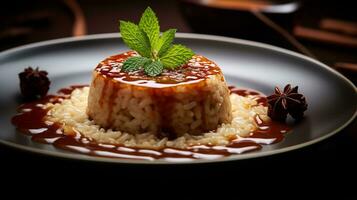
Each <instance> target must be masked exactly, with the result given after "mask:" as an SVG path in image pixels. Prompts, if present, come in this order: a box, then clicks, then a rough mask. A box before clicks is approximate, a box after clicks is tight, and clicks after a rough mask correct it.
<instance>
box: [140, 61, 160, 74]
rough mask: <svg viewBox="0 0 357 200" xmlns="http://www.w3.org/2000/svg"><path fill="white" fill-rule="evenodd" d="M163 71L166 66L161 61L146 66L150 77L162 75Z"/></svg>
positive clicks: (146, 71) (145, 68)
mask: <svg viewBox="0 0 357 200" xmlns="http://www.w3.org/2000/svg"><path fill="white" fill-rule="evenodd" d="M163 69H164V66H163V64H162V63H161V62H160V61H154V62H152V63H148V64H146V65H145V66H144V71H145V73H146V74H147V75H149V76H157V75H159V74H161V73H162V70H163Z"/></svg>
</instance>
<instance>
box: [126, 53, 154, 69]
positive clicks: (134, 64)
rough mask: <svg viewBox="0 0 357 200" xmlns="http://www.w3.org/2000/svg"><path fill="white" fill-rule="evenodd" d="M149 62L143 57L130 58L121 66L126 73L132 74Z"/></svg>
mask: <svg viewBox="0 0 357 200" xmlns="http://www.w3.org/2000/svg"><path fill="white" fill-rule="evenodd" d="M150 62H151V60H150V59H149V58H145V57H131V58H128V59H127V60H126V61H125V62H124V63H123V66H122V70H124V71H127V72H132V71H136V70H139V69H140V68H142V67H144V66H145V65H146V64H148V63H150Z"/></svg>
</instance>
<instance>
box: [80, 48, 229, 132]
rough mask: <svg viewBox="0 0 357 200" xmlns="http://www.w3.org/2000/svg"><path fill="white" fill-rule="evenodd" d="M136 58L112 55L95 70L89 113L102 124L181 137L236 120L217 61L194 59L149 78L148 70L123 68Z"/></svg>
mask: <svg viewBox="0 0 357 200" xmlns="http://www.w3.org/2000/svg"><path fill="white" fill-rule="evenodd" d="M132 56H137V54H136V53H135V52H133V51H130V52H126V53H123V54H119V55H115V56H111V57H109V58H107V59H105V60H104V61H102V62H101V63H100V64H99V65H98V66H97V67H96V69H95V70H94V72H93V80H92V83H91V86H90V90H89V96H88V108H87V114H88V116H89V117H90V118H91V119H93V120H94V121H95V122H96V123H97V124H98V125H100V126H102V127H103V128H106V129H109V128H110V129H112V130H118V131H124V132H127V133H130V134H139V133H147V132H150V133H151V134H154V135H162V136H167V137H169V138H177V137H180V136H182V135H184V134H191V135H202V134H203V133H205V132H209V131H213V130H215V129H217V128H218V126H219V125H221V124H222V123H229V122H230V121H231V120H232V113H231V102H230V100H229V93H230V92H229V89H228V87H227V84H226V82H225V80H224V77H223V74H222V72H221V70H220V68H219V67H218V66H217V65H216V64H215V63H213V62H212V61H210V60H208V59H207V58H205V57H203V56H198V55H195V56H193V57H192V59H190V60H189V61H188V63H187V64H185V65H184V66H182V67H181V68H180V69H179V70H165V71H164V72H163V73H162V74H161V75H159V76H155V77H150V76H148V75H146V74H145V73H144V71H143V69H141V70H137V71H133V72H123V71H122V70H121V66H122V65H123V61H125V60H126V59H128V58H129V57H132Z"/></svg>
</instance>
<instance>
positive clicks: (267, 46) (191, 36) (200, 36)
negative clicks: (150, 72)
mask: <svg viewBox="0 0 357 200" xmlns="http://www.w3.org/2000/svg"><path fill="white" fill-rule="evenodd" d="M120 37H121V35H120V33H103V34H92V35H86V36H80V37H66V38H59V39H52V40H47V41H42V42H36V43H31V44H26V45H22V46H18V47H14V48H11V49H8V50H5V51H2V52H0V59H1V58H3V57H6V56H7V55H10V54H12V53H15V52H19V51H24V50H28V49H31V48H38V47H43V46H49V45H54V44H60V43H71V42H77V41H90V40H99V39H111V38H120ZM176 37H177V38H182V39H198V40H212V41H219V42H228V43H233V44H240V45H246V46H253V47H257V48H263V49H268V50H272V51H275V52H278V53H282V54H285V55H290V56H293V57H297V58H300V59H302V60H305V61H308V62H312V63H314V64H315V65H318V66H319V67H321V68H323V69H325V70H328V71H329V72H330V73H333V74H334V75H335V76H337V77H338V78H340V79H342V81H344V82H346V83H347V85H349V86H350V87H352V88H353V89H354V91H355V92H356V93H357V88H356V86H355V85H354V84H353V83H352V82H351V81H350V80H348V79H347V78H346V77H345V76H344V75H342V74H341V73H340V72H338V71H336V70H335V69H332V68H330V67H328V66H327V65H325V64H323V63H321V62H320V61H317V60H315V59H313V58H310V57H307V56H305V55H302V54H300V53H297V52H294V51H291V50H287V49H284V48H281V47H277V46H274V45H270V44H265V43H261V42H255V41H250V40H244V39H238V38H231V37H225V36H217V35H207V34H197V33H177V34H176ZM356 116H357V109H356V110H355V112H354V114H353V115H352V116H351V118H350V119H349V120H347V121H346V122H345V123H344V124H342V125H341V126H339V127H338V128H336V129H335V130H333V131H331V132H329V133H327V134H325V135H323V136H321V137H318V138H316V139H313V140H310V141H307V142H304V143H300V144H296V145H293V146H290V147H284V148H281V149H275V150H270V151H265V152H264V151H263V152H255V153H254V152H253V153H249V154H239V155H233V156H228V157H222V158H218V159H213V160H205V159H198V160H193V161H189V162H168V161H164V160H154V161H146V160H130V159H120V158H106V157H98V156H88V155H82V154H77V153H63V152H59V151H49V150H45V149H38V148H33V147H30V146H25V145H21V144H17V143H14V142H11V141H6V140H3V139H0V144H1V145H5V146H8V147H11V148H15V149H18V150H22V151H27V152H30V153H36V154H42V155H46V156H53V157H57V158H65V159H74V160H81V161H90V162H101V163H115V164H140V165H143V164H144V165H158V164H159V165H177V164H180V165H187V164H203V163H217V162H229V161H238V160H246V159H252V158H259V157H264V156H271V155H276V154H279V153H285V152H289V151H292V150H296V149H300V148H303V147H306V146H310V145H312V144H315V143H317V142H320V141H322V140H325V139H327V138H329V137H331V136H333V135H335V134H336V133H338V132H340V131H341V130H342V129H344V128H345V127H346V126H348V125H349V124H350V123H351V122H352V121H353V120H354V119H355V118H356Z"/></svg>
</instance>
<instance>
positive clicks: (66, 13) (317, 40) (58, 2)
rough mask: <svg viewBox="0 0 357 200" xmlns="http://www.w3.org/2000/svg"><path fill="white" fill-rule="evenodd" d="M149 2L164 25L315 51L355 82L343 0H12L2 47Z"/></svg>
mask: <svg viewBox="0 0 357 200" xmlns="http://www.w3.org/2000/svg"><path fill="white" fill-rule="evenodd" d="M147 6H151V7H152V8H153V9H154V10H155V11H156V12H157V14H158V17H159V19H160V23H161V27H162V29H168V28H172V27H175V28H177V29H178V31H179V32H193V33H205V34H214V35H223V36H230V37H236V38H243V39H248V40H254V41H260V42H264V43H269V44H273V45H276V46H280V47H283V48H287V49H290V50H293V51H297V52H300V53H303V54H305V55H308V56H311V57H314V58H316V59H318V60H320V61H322V62H324V63H326V64H327V65H329V66H330V67H332V68H335V69H337V70H338V71H340V72H342V73H343V74H344V75H345V76H347V77H348V78H349V79H351V80H352V81H353V82H354V83H356V81H357V75H356V74H357V56H356V55H357V51H356V50H357V12H356V10H355V7H354V6H353V1H348V0H339V1H336V0H305V1H303V0H154V1H147V0H100V1H99V0H51V1H48V0H31V1H28V0H11V1H7V2H6V6H2V7H1V8H0V19H1V20H0V50H5V49H8V48H11V47H15V46H19V45H23V44H27V43H32V42H38V41H43V40H49V39H54V38H62V37H70V36H81V35H87V34H97V33H109V32H118V20H131V21H138V20H139V18H140V15H141V13H142V12H143V10H144V9H145V8H146V7H147Z"/></svg>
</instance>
